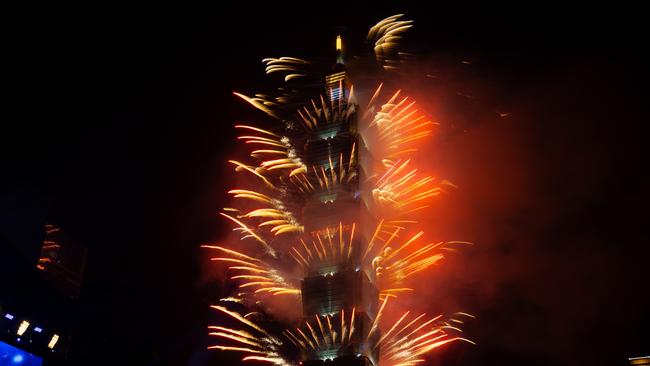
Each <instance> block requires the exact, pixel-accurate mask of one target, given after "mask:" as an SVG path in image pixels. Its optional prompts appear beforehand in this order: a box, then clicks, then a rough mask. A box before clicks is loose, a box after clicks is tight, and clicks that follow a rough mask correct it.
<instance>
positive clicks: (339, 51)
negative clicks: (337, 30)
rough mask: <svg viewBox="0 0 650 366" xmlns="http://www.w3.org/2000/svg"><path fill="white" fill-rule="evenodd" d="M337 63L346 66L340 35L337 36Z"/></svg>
mask: <svg viewBox="0 0 650 366" xmlns="http://www.w3.org/2000/svg"><path fill="white" fill-rule="evenodd" d="M336 63H337V64H339V65H344V64H345V61H344V60H343V38H342V37H341V36H340V35H338V36H336Z"/></svg>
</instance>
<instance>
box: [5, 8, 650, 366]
mask: <svg viewBox="0 0 650 366" xmlns="http://www.w3.org/2000/svg"><path fill="white" fill-rule="evenodd" d="M273 4H274V3H267V4H266V5H251V4H243V3H242V4H235V5H234V8H233V7H232V6H233V5H232V4H230V5H229V6H228V8H227V9H226V7H225V6H224V7H220V6H219V5H217V4H216V3H215V4H213V5H212V6H205V7H204V6H190V5H178V4H177V5H174V6H171V5H170V6H167V5H159V4H158V5H150V6H144V5H139V6H133V5H130V6H127V5H116V4H108V3H107V4H103V5H99V4H95V5H88V4H86V5H79V6H72V5H61V4H56V5H48V6H45V7H39V6H36V5H34V7H33V8H30V7H27V6H25V7H23V8H20V9H12V10H10V11H7V12H5V17H7V18H9V19H10V20H9V21H8V22H7V23H6V27H7V29H6V30H5V31H4V34H5V37H4V38H5V42H4V46H3V48H4V49H5V50H4V52H3V54H4V57H3V59H4V61H5V62H6V61H8V64H7V65H5V67H4V75H5V79H6V80H7V82H5V85H6V90H7V91H8V95H7V96H5V107H4V108H3V111H4V115H3V118H2V122H1V124H2V130H1V132H0V149H1V152H2V155H1V156H2V157H1V159H2V160H1V161H2V167H1V171H0V174H2V179H1V180H0V220H1V222H0V223H1V225H0V230H2V231H0V239H2V245H3V250H5V249H4V248H5V246H6V248H12V249H11V250H12V253H13V252H16V251H18V252H24V253H30V248H35V247H37V246H38V242H39V240H40V235H42V232H39V231H38V230H40V228H41V227H42V225H43V224H44V223H45V221H46V220H49V221H50V222H54V223H56V224H57V225H58V226H60V227H62V228H64V230H65V231H66V233H67V234H69V235H70V236H72V237H74V238H75V239H76V240H78V241H80V242H82V243H84V244H85V245H86V246H87V247H88V248H89V257H88V267H87V273H86V279H85V284H84V287H83V289H82V296H81V300H80V304H79V310H78V312H77V315H76V316H77V320H76V321H77V322H79V323H80V324H81V325H80V329H81V332H83V334H84V335H85V336H84V338H85V339H84V341H85V342H81V343H80V344H81V345H82V346H83V347H81V348H80V350H79V351H78V352H79V354H80V356H79V357H82V358H81V360H80V361H78V363H77V364H84V365H89V364H97V365H103V364H106V365H114V364H126V365H202V364H208V362H212V364H216V363H215V362H217V361H223V359H220V357H221V356H220V355H217V354H215V353H214V352H213V353H211V354H207V353H206V352H204V346H205V342H206V340H205V337H204V336H203V334H204V332H205V328H204V326H205V325H206V324H207V322H208V319H209V316H210V315H209V314H208V311H207V305H208V304H210V302H211V301H212V300H214V299H216V298H218V297H219V291H220V290H219V289H220V284H219V283H218V282H216V281H214V280H212V281H208V280H207V277H206V274H205V273H203V270H202V268H203V265H204V262H205V261H204V260H205V254H204V253H202V252H200V251H199V249H198V245H200V244H201V243H203V242H206V241H214V240H217V239H219V238H221V237H224V236H225V233H226V230H227V227H226V225H225V224H224V223H223V222H222V221H221V220H220V219H219V218H218V215H217V211H218V210H219V209H220V208H221V207H223V205H224V204H225V202H227V197H226V194H225V189H226V188H227V187H228V186H229V183H230V182H231V181H232V178H230V175H231V170H230V168H229V167H228V166H227V165H226V163H225V161H226V160H227V159H228V158H229V157H231V156H234V154H235V144H234V131H233V129H232V128H231V126H232V125H233V124H234V122H237V121H253V120H254V119H256V118H259V117H260V115H259V114H257V113H255V112H254V111H251V110H250V109H249V108H247V106H245V105H244V104H243V103H242V102H241V101H238V100H236V99H234V98H233V96H232V94H231V93H232V91H233V90H244V91H250V92H254V91H255V90H256V89H260V88H263V87H265V86H268V84H264V82H265V79H264V75H263V68H262V64H261V62H260V60H261V59H262V58H264V57H274V56H284V55H291V56H294V55H295V56H298V57H310V56H322V55H326V54H325V53H324V51H323V50H329V47H331V42H332V39H333V37H334V35H335V34H336V33H337V32H338V31H340V30H343V31H344V32H345V34H349V35H350V36H349V38H350V39H358V40H361V39H362V38H363V36H364V35H365V32H366V30H367V29H368V27H369V26H371V25H372V24H374V22H376V21H378V20H380V19H382V18H384V17H386V16H389V15H392V14H394V13H398V12H404V13H406V14H407V17H409V18H412V19H414V20H415V24H416V26H415V28H414V29H413V31H412V32H411V33H410V34H408V35H407V39H408V42H407V44H408V45H409V46H411V49H412V50H413V51H414V52H415V53H417V54H418V55H419V57H420V60H421V67H422V68H423V72H424V71H426V72H429V71H430V70H433V71H435V72H438V73H440V75H442V81H440V82H438V83H437V84H435V83H434V84H430V85H423V86H422V88H421V90H422V92H421V93H422V94H425V95H426V91H431V94H430V96H436V97H438V99H436V100H435V101H430V102H426V103H430V104H431V107H432V108H433V109H435V110H436V111H437V112H439V115H440V116H443V117H444V120H442V121H441V122H442V123H443V125H444V126H443V127H442V131H443V132H442V133H441V135H440V138H439V139H438V140H437V145H434V147H432V150H431V152H432V154H435V156H436V158H435V159H433V161H434V163H435V164H434V165H435V168H436V169H437V171H439V172H440V174H441V175H443V176H445V177H449V179H450V180H453V181H454V183H456V184H457V185H458V186H459V187H460V189H459V190H458V192H454V193H453V194H452V195H450V196H449V197H446V198H444V199H443V202H442V203H441V207H440V208H438V211H436V212H435V213H434V218H433V219H432V220H435V222H437V223H439V225H440V226H439V227H440V229H437V230H438V232H439V233H440V234H441V235H446V236H451V235H453V236H454V238H455V239H465V240H470V241H473V242H475V243H476V244H477V245H476V246H475V247H474V248H472V249H471V250H469V251H468V252H466V253H464V254H462V255H461V256H460V257H459V258H458V259H454V260H452V261H451V263H450V264H449V265H447V266H446V267H444V269H442V270H441V271H440V282H439V283H441V284H437V285H435V286H433V288H432V290H431V291H432V294H431V298H432V299H434V298H435V299H437V300H436V302H438V303H440V304H442V305H440V306H441V308H442V309H447V308H450V309H451V308H452V307H455V306H460V307H462V308H463V309H465V310H467V311H470V312H472V313H474V314H476V315H477V316H478V319H477V320H476V321H475V322H474V323H473V324H471V325H469V326H468V328H469V329H468V330H467V331H468V334H469V335H470V337H471V338H472V339H475V340H476V341H477V343H478V345H477V346H475V347H467V346H463V347H456V346H454V347H452V348H451V349H450V350H449V352H447V353H446V354H445V353H444V352H443V353H442V354H441V357H442V358H441V359H439V360H442V363H443V364H445V365H447V364H448V365H455V364H458V365H479V364H482V365H484V364H490V365H491V364H503V365H509V364H529V365H561V364H587V363H589V364H592V365H600V364H602V365H623V364H625V358H626V357H628V356H635V355H639V354H648V353H650V349H648V344H650V342H647V339H646V340H645V342H643V340H642V337H643V335H644V334H645V335H646V338H647V329H649V327H650V319H649V317H648V311H647V310H648V308H650V307H649V306H650V302H649V300H648V296H647V292H648V284H647V278H646V277H647V269H646V268H647V267H646V266H647V258H648V257H647V255H648V249H647V248H648V244H649V243H648V237H647V232H646V231H645V229H646V227H647V218H646V216H647V213H646V207H647V204H648V193H647V190H646V187H647V183H648V180H647V178H646V177H645V174H644V173H645V169H646V167H647V158H646V157H645V155H647V152H646V151H645V150H646V149H645V145H646V140H647V136H648V133H647V118H646V115H645V112H646V108H645V106H646V105H647V94H648V93H647V76H648V75H647V74H648V71H647V68H646V65H647V61H648V60H647V58H645V56H644V55H643V53H644V52H643V51H644V50H643V48H645V45H644V41H643V36H642V33H643V31H644V30H645V28H647V27H646V26H644V24H643V19H642V18H641V16H642V12H641V10H640V9H638V8H636V9H635V8H633V7H626V6H623V5H617V6H614V5H613V4H610V5H596V4H595V3H585V4H583V5H582V6H577V5H576V6H574V7H572V8H568V7H567V6H566V5H564V4H562V3H537V4H528V3H527V4H521V5H520V6H518V7H514V8H513V7H509V6H505V5H491V6H484V7H474V6H471V5H469V4H458V5H455V6H451V5H448V4H444V3H440V4H431V5H430V6H428V7H425V6H420V7H416V6H413V5H404V6H379V7H378V6H366V7H363V6H360V5H355V6H354V7H352V8H346V7H347V6H348V5H347V4H345V3H340V5H335V3H322V4H320V5H319V6H320V8H318V7H314V6H312V5H313V4H309V5H308V4H307V3H301V4H297V5H293V6H290V5H286V4H283V3H278V4H277V5H275V8H272V5H273ZM336 4H339V3H336ZM341 26H343V28H342V27H341ZM352 47H355V46H354V45H352ZM359 47H360V45H359ZM327 52H329V51H327ZM462 60H469V61H471V65H466V64H462V63H461V61H462ZM413 89H416V88H413ZM458 93H461V94H462V95H471V96H472V97H471V98H468V97H463V96H462V95H459V94H458ZM422 98H423V97H420V100H422ZM426 103H425V104H426ZM497 112H510V113H512V114H511V115H510V116H509V117H506V118H500V117H499V116H498V114H497ZM445 124H446V125H445ZM1 253H2V252H0V254H1ZM5 253H9V249H6V251H5ZM27 255H28V254H27ZM18 281H19V280H18ZM436 291H437V292H436ZM440 293H442V294H445V295H447V296H445V297H444V298H441V297H440V295H439V294H440ZM449 299H453V300H449ZM644 347H645V348H644ZM89 359H94V360H95V361H89ZM234 359H235V358H234V357H230V358H226V361H227V360H234ZM436 362H438V361H436V360H435V359H434V360H432V364H437V363H436Z"/></svg>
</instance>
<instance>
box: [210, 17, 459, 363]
mask: <svg viewBox="0 0 650 366" xmlns="http://www.w3.org/2000/svg"><path fill="white" fill-rule="evenodd" d="M401 17H402V15H394V16H391V17H388V18H386V19H384V20H382V21H380V22H379V23H377V24H376V25H375V26H373V27H372V28H371V29H370V32H369V33H368V39H367V41H368V43H370V44H371V45H372V46H373V47H372V49H373V53H374V56H375V57H374V58H371V59H369V58H363V57H358V58H354V60H353V61H354V62H349V63H348V60H347V59H346V57H345V56H346V55H345V54H344V52H343V51H344V44H343V40H342V38H341V37H340V36H338V37H337V38H336V42H335V49H336V58H335V60H334V62H333V63H332V60H331V59H329V60H327V61H326V62H319V61H307V60H303V59H300V58H296V57H278V58H265V59H264V60H263V63H264V64H265V69H266V73H267V74H268V75H269V76H270V77H273V78H276V77H279V78H280V80H281V82H282V86H281V87H278V88H277V89H276V90H273V91H268V92H265V93H258V94H253V95H245V94H243V93H237V92H236V93H234V94H235V95H236V96H237V97H239V98H241V99H243V100H244V101H246V102H247V103H249V104H250V105H252V106H253V107H255V108H256V109H258V110H259V111H261V112H263V113H264V114H265V116H264V117H265V119H266V120H268V121H270V122H268V123H267V124H266V125H265V126H264V127H261V126H253V125H250V124H248V123H241V124H236V125H235V128H236V129H237V130H238V132H240V133H241V134H240V135H239V136H238V140H240V141H242V142H243V143H244V144H245V146H246V148H247V150H248V151H249V155H248V156H246V157H243V158H241V159H237V160H229V163H230V164H232V165H233V166H234V170H235V172H236V173H238V174H242V176H244V177H245V179H242V180H241V181H240V183H239V184H240V185H241V186H239V187H237V188H233V189H230V190H229V191H228V193H229V194H231V195H232V196H233V198H235V200H234V201H233V206H232V207H226V208H224V209H223V211H222V212H221V213H220V214H221V216H223V217H224V218H225V219H227V220H228V221H229V222H230V223H231V224H232V225H233V232H235V233H236V234H235V238H234V240H232V241H231V242H229V243H228V244H227V245H224V244H221V243H219V244H218V245H204V247H205V248H207V249H209V250H211V251H213V253H215V256H213V257H212V258H210V259H211V260H212V261H215V262H216V263H217V265H219V266H224V270H225V272H226V273H227V274H228V276H229V280H230V282H229V283H231V284H232V285H233V289H234V291H232V292H231V293H232V295H231V296H228V297H225V298H222V299H220V301H219V304H215V305H212V308H214V309H215V310H217V311H218V312H219V313H220V315H222V316H226V319H227V320H224V319H222V320H223V322H220V323H219V324H218V325H211V326H209V329H210V332H209V334H210V335H211V336H214V337H215V339H217V343H216V344H212V345H210V346H208V348H209V349H217V350H222V351H234V352H241V353H243V354H244V357H243V358H242V361H259V362H265V363H270V364H272V365H277V366H290V365H304V366H306V365H381V366H412V365H416V364H418V363H421V362H424V361H425V355H426V354H428V353H429V352H431V351H432V350H434V349H436V348H439V347H441V346H443V345H444V344H447V343H449V342H453V341H457V340H463V341H467V342H469V341H468V340H467V339H465V338H461V337H460V336H458V335H454V333H459V332H460V329H459V328H458V327H457V326H455V325H454V324H463V323H462V322H463V321H462V320H460V319H456V318H459V317H471V315H469V314H467V313H456V314H454V315H453V317H455V318H453V317H450V318H443V317H442V315H439V316H433V317H430V316H428V315H427V314H426V313H421V314H419V315H418V314H415V312H412V311H410V310H407V309H402V308H400V307H399V305H395V304H399V302H400V301H402V299H404V298H408V297H409V296H414V294H415V293H416V291H417V288H416V285H417V283H425V282H426V281H421V280H420V281H417V282H416V281H412V279H414V278H416V277H419V276H424V275H426V274H427V273H430V272H432V271H431V268H432V266H434V265H435V264H437V263H438V262H439V261H441V260H442V259H443V258H445V256H446V254H447V253H449V252H453V251H457V250H456V249H455V248H452V247H456V246H458V245H461V244H468V243H466V242H460V241H453V242H443V241H429V239H427V237H426V236H425V233H424V231H423V230H421V229H420V227H419V226H420V225H419V223H418V219H419V218H420V217H421V213H422V212H423V211H425V210H426V209H427V208H428V207H430V206H431V205H432V204H433V201H434V200H435V199H436V196H438V195H439V194H441V193H442V192H443V189H444V188H445V185H447V184H448V182H447V181H445V180H438V179H436V178H434V177H432V176H429V175H426V174H423V173H422V171H426V170H427V169H426V168H427V167H418V166H417V159H416V155H417V151H418V147H419V146H420V144H422V142H423V141H424V140H426V139H427V138H430V137H431V136H432V135H433V126H434V125H435V124H436V123H434V122H432V121H431V120H430V119H429V118H428V116H427V115H426V114H425V113H424V112H422V111H421V110H419V109H418V108H419V107H418V105H417V104H416V103H415V101H414V100H412V99H411V98H410V97H408V96H406V95H404V93H403V92H402V90H401V89H399V88H398V87H396V86H395V85H393V84H397V83H399V82H400V81H401V80H402V79H401V78H396V77H390V75H389V74H391V73H393V74H394V75H399V74H398V73H400V72H401V67H402V66H403V65H405V64H406V62H407V61H408V57H407V55H408V54H405V53H400V52H397V47H398V45H399V44H398V43H399V42H398V41H399V39H401V38H402V34H403V33H404V32H406V31H407V30H408V29H409V28H410V27H411V26H412V23H413V22H412V21H410V20H401ZM351 71H354V73H351ZM357 75H363V82H364V83H365V84H368V85H362V84H361V81H360V80H355V79H360V77H358V76H357ZM369 75H377V76H378V78H379V77H380V79H379V80H374V79H373V78H372V77H370V76H369ZM383 75H388V76H386V77H384V76H383ZM351 76H354V77H351ZM389 84H391V85H389ZM423 168H424V169H423ZM389 300H390V301H389ZM287 304H289V305H291V304H295V305H298V304H300V306H299V307H301V308H302V312H301V314H291V313H290V312H285V313H286V314H282V315H285V316H284V317H283V318H284V319H283V320H282V321H280V320H279V319H277V317H272V316H269V315H268V314H271V313H275V314H278V311H281V310H278V308H279V307H282V308H285V306H284V305H287ZM278 305H282V306H278ZM296 307H298V306H296ZM396 319H397V321H395V320H396ZM387 322H394V323H389V324H387ZM233 323H234V324H236V325H237V326H238V327H233V326H234V325H233ZM269 323H270V324H269ZM278 329H283V330H278Z"/></svg>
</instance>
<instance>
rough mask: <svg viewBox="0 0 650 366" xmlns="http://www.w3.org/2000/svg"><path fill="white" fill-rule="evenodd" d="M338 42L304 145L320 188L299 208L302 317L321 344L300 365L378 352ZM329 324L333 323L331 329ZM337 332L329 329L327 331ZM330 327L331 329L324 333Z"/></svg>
mask: <svg viewBox="0 0 650 366" xmlns="http://www.w3.org/2000/svg"><path fill="white" fill-rule="evenodd" d="M342 46H343V45H342V40H341V37H340V36H339V37H337V39H336V51H337V56H336V63H335V64H334V65H333V66H332V68H331V72H330V73H329V74H327V75H326V76H325V79H324V87H325V93H324V96H323V97H321V99H326V100H321V101H320V102H321V105H324V106H325V105H327V106H328V107H329V108H323V109H327V110H328V111H327V110H326V111H324V112H323V113H321V114H320V115H321V118H319V120H318V121H317V123H315V125H316V126H315V127H314V128H312V129H311V130H310V132H309V134H308V136H307V138H306V141H305V149H304V156H303V160H304V162H305V163H306V165H307V166H309V167H311V172H310V173H311V174H313V175H314V176H315V177H317V179H318V181H319V186H318V187H319V189H317V190H315V191H314V192H313V193H312V194H311V196H310V197H309V198H308V199H307V200H306V202H305V204H304V206H303V209H302V221H303V224H304V228H305V233H307V234H308V236H309V239H311V240H312V241H313V242H312V243H307V244H305V247H307V248H309V247H311V248H312V249H311V250H312V251H316V252H317V253H314V255H313V256H314V257H316V258H318V259H319V260H318V261H314V262H311V263H310V266H309V267H306V270H305V277H304V278H303V280H302V283H301V296H302V310H303V320H304V321H305V322H308V324H309V323H311V324H314V327H316V325H318V327H319V329H318V330H316V332H320V331H323V335H324V336H323V337H322V343H324V344H319V345H318V347H311V348H310V347H306V348H305V350H304V351H303V354H302V359H303V362H304V365H319V364H323V363H324V362H326V361H328V362H333V364H335V365H371V364H372V363H371V362H370V359H376V357H372V355H373V354H375V355H376V353H377V352H378V350H377V349H376V347H374V345H375V344H374V343H375V342H376V338H377V337H378V334H375V338H371V339H368V337H367V336H368V333H369V331H370V326H371V324H372V319H374V317H375V316H376V315H377V304H378V291H377V288H376V287H375V285H374V284H373V283H372V281H371V280H370V279H369V277H368V275H367V274H366V273H365V272H364V271H362V270H361V266H360V257H361V255H362V253H360V248H361V242H362V240H363V239H364V238H363V230H361V228H360V223H361V222H362V221H363V218H364V217H365V216H367V213H366V212H365V205H364V204H363V202H362V197H361V194H360V190H359V178H360V170H359V158H358V157H359V151H360V149H362V146H361V145H360V139H359V134H358V128H357V119H358V113H357V112H358V105H357V104H356V102H355V101H354V99H353V98H351V92H352V91H351V83H350V80H349V76H348V74H347V72H346V67H345V58H344V54H343V47H342ZM332 324H335V326H334V327H333V326H332ZM332 328H334V329H337V330H338V332H337V331H331V329H332ZM328 329H329V330H330V331H328Z"/></svg>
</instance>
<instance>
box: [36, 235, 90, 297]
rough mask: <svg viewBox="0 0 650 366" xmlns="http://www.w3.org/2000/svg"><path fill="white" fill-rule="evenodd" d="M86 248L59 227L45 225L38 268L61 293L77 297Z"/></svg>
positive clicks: (65, 295)
mask: <svg viewBox="0 0 650 366" xmlns="http://www.w3.org/2000/svg"><path fill="white" fill-rule="evenodd" d="M85 263H86V248H85V247H83V246H82V245H80V244H79V243H77V242H75V241H74V240H72V239H71V238H69V237H68V236H66V235H65V233H64V232H63V231H62V230H61V229H60V228H58V227H56V226H54V225H51V224H47V225H45V240H44V241H43V245H42V247H41V255H40V258H39V260H38V263H37V264H36V268H37V269H39V270H40V271H41V273H42V274H43V276H44V277H45V279H46V280H47V281H48V282H49V283H50V285H52V287H54V288H55V289H56V290H57V291H58V292H59V293H60V294H61V295H63V296H64V297H68V298H77V297H78V296H79V290H80V288H81V280H82V277H83V271H84V266H85Z"/></svg>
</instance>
